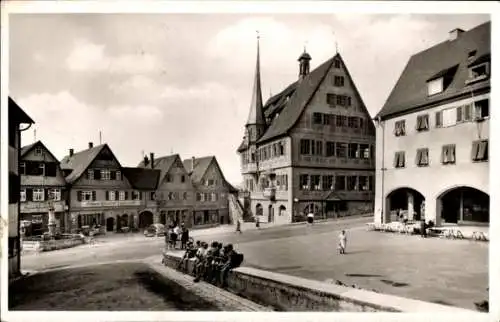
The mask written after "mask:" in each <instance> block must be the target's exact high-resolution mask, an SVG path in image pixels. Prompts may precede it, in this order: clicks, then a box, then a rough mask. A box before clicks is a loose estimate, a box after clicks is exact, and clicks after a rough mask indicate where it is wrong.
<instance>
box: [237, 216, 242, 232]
mask: <svg viewBox="0 0 500 322" xmlns="http://www.w3.org/2000/svg"><path fill="white" fill-rule="evenodd" d="M236 232H237V233H240V234H241V223H240V220H239V219H238V220H236Z"/></svg>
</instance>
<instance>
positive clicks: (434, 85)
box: [427, 77, 443, 96]
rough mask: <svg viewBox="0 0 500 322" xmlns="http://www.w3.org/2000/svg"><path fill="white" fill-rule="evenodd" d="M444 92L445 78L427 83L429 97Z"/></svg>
mask: <svg viewBox="0 0 500 322" xmlns="http://www.w3.org/2000/svg"><path fill="white" fill-rule="evenodd" d="M442 91H443V78H442V77H441V78H438V79H434V80H432V81H430V82H428V83H427V95H429V96H431V95H436V94H439V93H441V92H442Z"/></svg>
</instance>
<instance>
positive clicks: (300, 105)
mask: <svg viewBox="0 0 500 322" xmlns="http://www.w3.org/2000/svg"><path fill="white" fill-rule="evenodd" d="M337 58H340V55H339V54H336V55H335V56H334V57H332V58H330V59H329V60H327V61H326V62H324V63H323V64H321V65H320V66H318V67H317V68H315V69H314V70H313V71H311V72H310V73H309V74H307V75H306V76H305V77H304V78H303V79H302V80H301V81H300V82H296V83H297V85H296V86H295V89H294V91H293V94H292V95H291V97H290V99H289V100H288V103H287V104H286V106H285V107H284V108H283V111H282V113H280V114H279V116H278V117H276V119H274V120H273V121H272V123H271V124H270V126H269V128H268V129H267V130H266V132H265V133H264V135H262V137H261V138H260V139H259V140H258V143H263V142H265V141H268V140H270V139H273V138H275V137H278V136H282V135H284V134H286V133H287V132H288V131H289V130H290V129H291V128H292V127H293V126H294V125H295V124H296V123H297V121H298V120H299V118H300V116H301V115H302V113H303V112H304V109H305V108H306V106H307V105H308V104H309V102H310V100H311V99H312V97H313V96H314V94H315V93H316V91H317V90H318V88H319V86H320V85H321V83H322V82H323V80H324V78H325V76H326V75H327V73H328V71H329V70H330V68H331V66H332V64H333V61H334V60H335V59H337ZM292 88H294V86H293V84H292V85H290V86H289V87H288V90H289V91H292ZM282 93H284V92H282ZM283 97H285V96H283V94H282V95H281V96H280V98H283Z"/></svg>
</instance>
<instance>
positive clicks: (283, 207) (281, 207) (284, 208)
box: [278, 205, 286, 216]
mask: <svg viewBox="0 0 500 322" xmlns="http://www.w3.org/2000/svg"><path fill="white" fill-rule="evenodd" d="M285 214H286V207H285V206H283V205H281V206H280V208H279V211H278V216H284V215H285Z"/></svg>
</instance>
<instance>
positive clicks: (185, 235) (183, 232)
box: [181, 223, 189, 249]
mask: <svg viewBox="0 0 500 322" xmlns="http://www.w3.org/2000/svg"><path fill="white" fill-rule="evenodd" d="M188 241H189V229H187V228H186V227H185V226H184V223H182V224H181V249H184V248H186V245H187V243H188Z"/></svg>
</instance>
